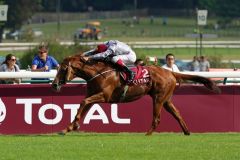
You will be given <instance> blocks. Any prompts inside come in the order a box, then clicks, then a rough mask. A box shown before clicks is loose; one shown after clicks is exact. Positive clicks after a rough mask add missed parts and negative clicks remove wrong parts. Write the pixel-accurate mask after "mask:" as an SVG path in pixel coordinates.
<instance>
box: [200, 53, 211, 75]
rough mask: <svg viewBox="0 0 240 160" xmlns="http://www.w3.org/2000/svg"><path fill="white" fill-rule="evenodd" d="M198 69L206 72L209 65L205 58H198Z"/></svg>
mask: <svg viewBox="0 0 240 160" xmlns="http://www.w3.org/2000/svg"><path fill="white" fill-rule="evenodd" d="M199 67H200V71H201V72H208V71H209V68H210V63H209V62H208V60H207V58H206V57H205V56H201V57H200V62H199Z"/></svg>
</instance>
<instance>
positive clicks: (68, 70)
mask: <svg viewBox="0 0 240 160" xmlns="http://www.w3.org/2000/svg"><path fill="white" fill-rule="evenodd" d="M71 73H72V67H71V62H69V63H68V67H67V74H66V82H67V81H69V80H70V76H71Z"/></svg>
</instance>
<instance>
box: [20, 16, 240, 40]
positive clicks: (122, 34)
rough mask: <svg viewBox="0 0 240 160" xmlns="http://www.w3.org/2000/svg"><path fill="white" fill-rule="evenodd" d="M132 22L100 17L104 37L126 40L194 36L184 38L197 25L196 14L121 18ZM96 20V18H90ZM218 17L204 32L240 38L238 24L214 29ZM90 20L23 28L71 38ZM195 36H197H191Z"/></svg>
mask: <svg viewBox="0 0 240 160" xmlns="http://www.w3.org/2000/svg"><path fill="white" fill-rule="evenodd" d="M123 20H124V21H127V22H132V19H131V18H128V17H126V18H122V19H120V18H119V19H100V20H97V21H100V22H101V24H102V26H101V28H102V29H104V28H106V29H107V34H106V35H104V38H103V41H104V40H108V39H119V40H123V41H130V40H135V41H136V40H138V41H141V40H151V41H154V40H191V38H185V34H189V33H193V32H194V29H195V28H196V24H195V23H196V22H195V17H190V18H175V17H169V18H168V24H167V25H165V26H164V25H162V18H161V17H158V18H155V20H154V23H153V24H151V23H150V18H148V17H141V19H140V23H139V24H134V25H126V24H123V23H122V21H123ZM91 21H94V20H91ZM216 21H217V19H208V26H207V27H201V31H202V32H203V33H211V34H218V35H219V38H218V39H219V40H220V39H221V40H222V39H229V38H230V39H238V40H239V37H240V32H239V26H236V27H231V28H227V29H219V30H217V31H216V30H214V29H213V25H214V24H215V23H216ZM86 22H87V21H80V20H79V21H70V22H61V27H60V31H59V33H58V31H57V23H44V24H31V25H25V26H23V28H27V27H32V28H39V29H40V30H42V31H43V33H44V37H42V39H56V38H57V39H58V38H60V39H61V40H72V39H73V34H74V32H75V31H76V29H77V28H83V27H84V26H85V24H86ZM192 40H194V39H192Z"/></svg>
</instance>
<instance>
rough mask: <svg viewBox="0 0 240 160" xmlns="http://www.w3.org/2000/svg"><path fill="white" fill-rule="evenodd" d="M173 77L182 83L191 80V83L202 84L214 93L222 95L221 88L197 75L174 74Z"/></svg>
mask: <svg viewBox="0 0 240 160" xmlns="http://www.w3.org/2000/svg"><path fill="white" fill-rule="evenodd" d="M173 75H174V76H175V78H176V80H177V81H178V82H181V81H182V80H190V81H194V82H198V83H202V84H204V86H205V87H207V88H208V89H210V90H212V91H213V92H215V93H221V90H220V88H219V87H218V86H217V85H216V84H215V83H214V82H213V81H212V80H210V79H208V78H205V77H202V76H197V75H189V74H181V73H176V72H173Z"/></svg>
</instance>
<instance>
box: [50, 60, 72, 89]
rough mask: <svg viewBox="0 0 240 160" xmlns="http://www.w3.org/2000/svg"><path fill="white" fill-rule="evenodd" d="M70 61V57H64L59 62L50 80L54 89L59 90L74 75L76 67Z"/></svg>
mask: <svg viewBox="0 0 240 160" xmlns="http://www.w3.org/2000/svg"><path fill="white" fill-rule="evenodd" d="M72 63H73V62H72V61H71V58H65V59H64V60H63V62H62V63H61V65H60V67H59V69H58V72H57V75H56V77H55V79H54V80H53V82H52V88H53V89H54V90H55V91H57V92H59V91H60V89H61V86H62V85H64V84H66V82H68V81H71V80H72V79H74V78H75V77H76V73H75V72H76V69H75V68H74V66H73V64H72Z"/></svg>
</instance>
